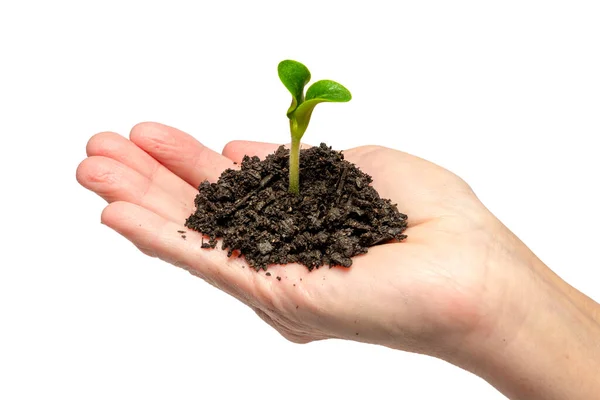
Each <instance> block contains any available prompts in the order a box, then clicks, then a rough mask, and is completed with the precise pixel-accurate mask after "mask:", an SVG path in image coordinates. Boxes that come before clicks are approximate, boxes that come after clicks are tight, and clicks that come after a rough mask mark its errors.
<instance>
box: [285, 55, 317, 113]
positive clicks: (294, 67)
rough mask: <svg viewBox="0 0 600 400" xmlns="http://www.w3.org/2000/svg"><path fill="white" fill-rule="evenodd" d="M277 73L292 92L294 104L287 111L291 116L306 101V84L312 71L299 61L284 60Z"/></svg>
mask: <svg viewBox="0 0 600 400" xmlns="http://www.w3.org/2000/svg"><path fill="white" fill-rule="evenodd" d="M277 73H278V74H279V79H281V82H282V83H283V85H284V86H285V87H286V88H287V90H289V91H290V93H291V94H292V104H291V105H290V108H289V109H288V111H287V115H288V117H289V116H290V114H291V113H293V112H294V111H295V110H296V108H297V107H298V106H299V105H300V104H302V102H303V101H304V86H306V84H307V83H308V81H310V71H309V70H308V68H306V66H305V65H304V64H302V63H300V62H298V61H294V60H284V61H282V62H280V63H279V65H278V66H277Z"/></svg>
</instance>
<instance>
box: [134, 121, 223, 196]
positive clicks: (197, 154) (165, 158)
mask: <svg viewBox="0 0 600 400" xmlns="http://www.w3.org/2000/svg"><path fill="white" fill-rule="evenodd" d="M129 137H130V139H131V141H132V142H133V143H135V144H136V145H138V146H139V147H140V148H141V149H142V150H144V151H145V152H146V153H148V154H150V155H151V156H152V157H154V158H155V159H156V160H157V161H158V162H159V163H161V164H162V165H164V166H165V167H167V168H168V169H169V170H171V171H172V172H173V173H174V174H175V175H177V176H179V177H181V178H182V179H183V180H185V181H186V182H187V183H189V184H190V185H192V186H193V187H195V188H197V187H198V186H199V185H200V183H202V182H203V181H205V180H207V179H208V180H209V181H210V182H215V181H216V180H217V179H218V178H219V176H220V175H221V172H223V170H225V169H227V168H232V167H233V166H234V164H233V162H232V161H231V160H229V159H228V158H227V157H223V156H222V155H220V154H219V153H217V152H214V151H212V150H211V149H209V148H208V147H206V146H204V145H202V144H201V143H200V142H198V141H197V140H196V139H194V138H193V137H192V136H190V135H188V134H187V133H184V132H182V131H180V130H178V129H175V128H171V127H170V126H166V125H162V124H158V123H154V122H144V123H141V124H138V125H136V126H134V127H133V129H132V130H131V133H130V136H129Z"/></svg>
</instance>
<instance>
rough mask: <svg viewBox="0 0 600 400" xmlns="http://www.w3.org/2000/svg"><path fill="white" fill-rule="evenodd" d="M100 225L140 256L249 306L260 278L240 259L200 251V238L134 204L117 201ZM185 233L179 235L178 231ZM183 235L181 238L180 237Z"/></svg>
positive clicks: (218, 251) (215, 250)
mask: <svg viewBox="0 0 600 400" xmlns="http://www.w3.org/2000/svg"><path fill="white" fill-rule="evenodd" d="M101 220H102V223H103V224H105V225H107V226H109V227H110V228H112V229H114V230H115V231H117V232H118V233H119V234H121V235H123V236H124V237H125V238H127V239H128V240H129V241H131V242H132V243H133V244H134V245H135V246H136V247H138V248H139V249H140V250H141V251H142V252H143V253H144V254H147V255H150V256H154V257H158V258H160V259H161V260H163V261H166V262H168V263H170V264H173V265H175V266H178V267H181V268H184V269H186V270H187V271H189V272H190V273H192V274H193V275H195V276H198V277H200V278H202V279H204V280H205V281H207V282H208V283H210V284H211V285H213V286H215V287H217V288H219V289H221V290H223V291H225V292H227V293H229V294H231V295H233V296H234V297H236V298H237V299H239V300H241V301H243V302H244V303H246V304H248V305H250V306H257V304H256V301H255V300H254V299H253V297H252V296H251V295H250V294H249V293H251V292H252V284H253V282H254V281H255V280H258V279H260V278H263V279H262V280H264V276H262V275H259V274H258V273H256V272H255V271H253V270H252V269H251V268H249V267H248V266H247V264H246V263H245V262H244V261H243V259H241V258H237V257H227V255H226V252H225V251H223V250H220V249H203V248H201V245H202V242H203V240H204V239H203V236H202V234H201V233H198V232H196V231H191V230H189V229H187V228H185V227H184V226H183V224H182V223H175V222H172V221H170V220H168V219H165V218H163V217H162V216H160V215H158V214H156V213H154V212H152V211H150V210H147V209H145V208H142V207H140V206H138V205H135V204H131V203H127V202H123V201H118V202H114V203H112V204H109V205H108V206H107V207H106V208H105V209H104V211H103V212H102V217H101ZM182 230H183V231H184V232H185V233H183V234H182V233H181V231H182ZM182 235H185V238H183V237H182Z"/></svg>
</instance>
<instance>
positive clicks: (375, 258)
mask: <svg viewBox="0 0 600 400" xmlns="http://www.w3.org/2000/svg"><path fill="white" fill-rule="evenodd" d="M276 147H277V145H275V144H267V143H257V142H247V141H234V142H230V143H228V144H227V145H226V146H225V148H224V149H223V152H222V154H219V153H216V152H214V151H212V150H210V149H208V148H207V147H205V146H203V145H202V144H201V143H199V142H198V141H197V140H196V139H194V138H193V137H191V136H190V135H188V134H186V133H183V132H181V131H179V130H177V129H174V128H171V127H168V126H165V125H161V124H156V123H142V124H138V125H136V126H135V127H134V128H133V129H132V130H131V133H130V137H129V139H126V138H125V137H123V136H120V135H118V134H116V133H112V132H103V133H99V134H97V135H94V136H93V137H92V138H91V139H90V140H89V142H88V144H87V149H86V150H87V155H88V157H87V158H86V159H85V160H84V161H83V162H82V163H81V164H80V165H79V167H78V169H77V180H78V181H79V183H80V184H81V185H83V186H84V187H86V188H87V189H89V190H91V191H93V192H95V193H97V194H98V195H100V196H101V197H103V198H104V199H105V200H106V201H107V202H108V203H109V205H108V206H107V207H106V208H105V209H104V210H103V212H102V223H103V224H105V225H108V226H109V227H111V228H112V229H114V230H115V231H117V232H118V233H120V234H121V235H123V236H124V237H126V238H127V239H128V240H130V241H131V242H133V243H134V244H135V245H136V246H137V247H138V248H139V249H140V250H141V251H142V252H144V253H145V254H147V255H149V256H152V257H159V258H160V259H162V260H164V261H166V262H169V263H171V264H173V265H176V266H178V267H181V268H185V269H186V270H188V271H189V272H190V273H192V274H194V275H196V276H198V277H200V278H202V279H204V280H206V281H207V282H209V283H211V284H212V285H214V286H216V287H218V288H219V289H221V290H223V291H225V292H227V293H229V294H230V295H232V296H234V297H236V298H237V299H239V300H240V301H242V302H244V303H245V304H247V305H248V306H249V307H250V308H252V309H253V310H254V311H255V312H256V314H257V315H258V316H259V317H260V318H262V319H263V320H264V321H265V322H267V323H268V324H269V325H271V326H272V327H273V328H275V329H276V330H277V331H278V332H279V333H280V334H281V335H283V336H284V337H285V338H287V339H288V340H290V341H292V342H295V343H308V342H311V341H314V340H321V339H328V338H341V339H348V340H355V341H361V342H365V343H372V344H379V345H384V346H387V347H390V348H393V349H399V350H404V351H411V352H417V353H423V354H428V355H431V356H434V357H439V358H441V359H444V360H446V361H448V362H451V363H453V364H455V365H457V366H459V367H461V368H464V369H467V370H469V371H471V372H473V373H475V374H477V375H479V376H481V377H482V378H484V379H486V380H487V381H488V382H490V383H491V384H492V385H494V386H495V387H496V388H498V390H500V391H501V392H503V393H504V394H505V395H506V396H508V397H509V398H512V399H529V400H532V399H533V400H535V399H545V400H548V399H566V398H568V399H573V400H576V399H592V398H595V397H594V396H598V393H600V379H598V377H597V374H598V371H600V306H599V305H598V304H597V303H596V302H594V301H593V300H591V299H590V298H588V297H587V296H585V295H584V294H582V293H580V292H578V291H577V290H576V289H574V288H573V287H571V286H569V285H568V284H567V283H566V282H564V281H563V280H562V279H560V278H559V277H558V276H557V275H555V274H554V273H553V272H552V271H551V270H550V269H549V268H548V267H546V266H545V265H544V264H543V263H542V262H541V261H540V260H539V259H538V258H537V257H536V256H535V255H534V254H533V253H532V252H531V251H530V250H529V249H528V248H527V246H525V245H524V244H523V243H522V242H521V241H520V240H519V239H518V238H517V237H516V236H515V235H514V234H512V233H511V232H510V231H509V230H508V229H507V228H506V227H505V226H504V225H503V224H502V223H501V222H500V221H499V220H498V219H496V218H495V217H494V216H493V215H492V214H491V212H490V211H489V210H487V209H486V208H485V206H484V205H483V204H482V203H481V202H480V201H479V199H478V198H477V197H476V196H475V194H474V193H473V191H472V190H471V188H470V187H469V185H467V184H466V183H465V182H464V181H463V180H462V179H460V178H459V177H457V176H456V175H454V174H453V173H451V172H449V171H447V170H445V169H443V168H441V167H439V166H437V165H435V164H433V163H431V162H428V161H425V160H423V159H420V158H418V157H415V156H412V155H409V154H406V153H403V152H400V151H396V150H392V149H388V148H385V147H380V146H362V147H357V148H354V149H349V150H346V151H345V152H344V154H345V157H346V159H347V160H349V161H351V162H353V163H355V164H356V165H358V166H359V167H360V168H361V169H362V170H363V171H365V172H366V173H368V174H370V175H371V176H372V177H373V186H374V187H375V188H376V189H377V190H378V191H379V193H380V194H381V196H382V197H386V198H390V199H391V200H392V201H393V202H394V203H397V204H398V209H399V210H401V211H402V212H404V213H406V214H408V216H409V228H408V229H407V231H406V234H407V235H408V239H407V240H406V241H405V242H402V243H389V244H385V245H381V246H376V247H373V248H371V249H370V250H369V252H368V253H367V254H366V255H362V256H358V257H355V258H354V259H353V261H354V264H353V266H352V267H351V268H349V269H345V268H340V267H334V268H332V269H329V268H320V269H318V270H315V271H312V272H308V270H307V269H306V268H305V267H303V266H300V265H296V264H289V265H285V266H281V265H275V266H271V267H269V272H270V273H271V276H270V277H269V276H267V275H266V274H265V273H264V272H261V273H257V272H255V271H254V270H252V269H251V268H248V267H247V266H246V264H245V262H244V261H243V258H237V257H233V258H227V256H226V253H225V252H224V251H222V250H220V247H217V249H214V250H206V249H201V248H200V244H201V240H202V236H201V234H200V233H197V232H193V231H189V230H188V229H187V228H185V227H184V226H183V223H184V221H185V219H186V218H187V217H188V216H189V215H190V213H191V212H192V211H193V208H194V207H193V200H194V197H195V194H196V193H197V190H196V187H198V185H199V184H200V183H201V182H202V181H204V180H206V179H208V180H209V181H211V182H214V181H216V180H217V178H218V177H219V175H220V173H221V172H222V171H223V170H224V169H226V168H237V166H236V165H235V164H234V162H237V163H239V162H240V161H241V159H242V157H243V156H244V154H248V155H257V156H259V157H261V158H263V157H264V156H265V155H267V154H269V153H271V152H273V151H274V150H275V149H276ZM178 230H184V231H186V236H187V238H186V240H183V239H182V238H181V234H180V233H178V232H177V231H178ZM277 276H279V277H281V281H279V280H277V279H275V277H277Z"/></svg>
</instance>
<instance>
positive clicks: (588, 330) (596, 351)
mask: <svg viewBox="0 0 600 400" xmlns="http://www.w3.org/2000/svg"><path fill="white" fill-rule="evenodd" d="M554 276H555V275H554ZM561 282H562V281H560V282H559V281H558V280H556V279H555V278H554V277H550V275H542V276H538V275H536V274H533V278H532V279H531V280H530V281H529V282H527V283H526V285H527V287H526V288H525V291H524V292H523V293H524V295H526V296H523V298H520V299H519V298H517V299H515V300H516V301H515V303H514V304H512V305H511V306H512V307H513V310H514V313H513V314H512V315H511V314H510V313H509V312H508V313H506V314H505V315H504V316H500V317H499V320H498V323H497V324H496V325H495V328H494V330H493V331H492V332H490V334H489V335H488V336H487V337H485V339H483V340H474V341H473V342H471V343H468V344H467V346H466V351H465V352H464V355H463V356H461V358H459V359H457V360H455V361H456V363H457V364H458V365H459V366H461V367H463V368H465V369H468V370H471V371H472V372H473V373H475V374H477V375H479V376H481V377H482V378H484V379H485V380H487V381H488V382H489V383H490V384H492V385H494V386H495V387H496V388H497V389H498V390H500V391H501V392H502V393H504V394H505V395H506V396H508V397H509V398H510V399H523V400H525V399H526V400H537V399H540V400H542V399H543V400H552V399H557V400H559V399H561V400H563V399H569V400H578V399H581V400H584V399H585V400H590V399H600V324H599V323H598V320H597V317H598V315H599V308H600V307H599V306H598V304H597V303H595V302H593V301H592V300H591V299H589V298H587V297H585V296H584V295H582V294H581V293H579V292H576V291H575V290H574V289H573V288H571V287H570V286H568V285H566V283H564V282H562V283H561ZM567 286H568V287H567ZM519 302H521V304H519ZM479 339H481V338H479Z"/></svg>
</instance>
